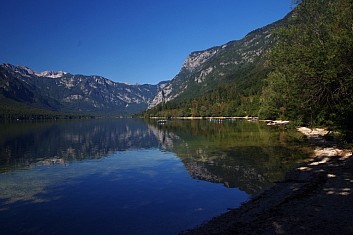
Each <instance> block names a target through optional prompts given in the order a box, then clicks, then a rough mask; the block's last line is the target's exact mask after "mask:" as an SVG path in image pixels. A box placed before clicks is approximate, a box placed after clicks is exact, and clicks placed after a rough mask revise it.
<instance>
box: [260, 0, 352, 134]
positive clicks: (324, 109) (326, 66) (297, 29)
mask: <svg viewBox="0 0 353 235" xmlns="http://www.w3.org/2000/svg"><path fill="white" fill-rule="evenodd" d="M352 5H353V3H352V1H350V0H326V1H322V0H305V1H301V3H300V4H299V5H298V6H297V8H296V9H295V12H294V14H293V16H292V23H291V24H290V25H288V26H286V27H282V28H281V29H280V30H278V31H277V35H278V37H279V42H278V43H277V45H276V46H275V47H274V48H273V49H272V50H271V53H270V55H269V64H270V67H271V68H272V70H273V72H271V73H270V74H269V76H268V78H267V81H266V84H267V85H266V87H264V89H263V92H262V97H261V101H262V106H261V113H262V115H264V116H268V117H277V118H279V117H281V118H289V119H293V120H297V119H300V120H302V121H303V122H304V123H307V124H308V123H309V124H316V125H317V124H319V125H320V124H324V125H331V126H332V127H340V128H341V129H342V127H344V126H345V127H344V128H345V129H347V128H348V129H352V124H350V125H348V123H349V122H348V120H349V117H352V111H351V110H352V105H351V104H352V97H353V53H352V52H353V31H352V25H353V20H352V19H353V11H352V9H353V8H352ZM350 120H351V119H350Z"/></svg>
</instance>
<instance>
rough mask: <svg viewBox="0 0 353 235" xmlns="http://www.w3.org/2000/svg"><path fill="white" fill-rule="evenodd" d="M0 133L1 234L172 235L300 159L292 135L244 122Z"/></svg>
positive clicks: (25, 127)
mask: <svg viewBox="0 0 353 235" xmlns="http://www.w3.org/2000/svg"><path fill="white" fill-rule="evenodd" d="M0 130H1V132H0V147H1V148H0V221H1V223H0V231H1V232H2V233H4V234H19V233H26V234H107V233H110V234H146V233H151V234H176V233H178V232H180V231H182V230H185V229H188V228H192V227H194V226H196V225H198V224H200V223H202V222H204V221H205V220H208V219H210V218H212V217H214V216H216V215H219V214H220V213H223V212H225V211H226V210H227V208H230V207H237V206H239V205H240V204H241V203H242V202H244V201H245V200H247V199H248V198H249V195H250V194H254V193H258V192H260V191H262V190H264V189H265V188H267V187H269V186H270V185H271V184H272V183H273V182H274V181H276V180H280V179H281V177H283V174H284V172H286V171H287V170H288V169H290V168H291V167H293V166H295V165H296V164H297V163H298V161H301V160H302V159H304V158H305V157H306V156H307V154H305V153H304V152H303V151H302V150H301V148H300V143H296V142H295V141H293V140H300V138H299V137H296V135H295V132H291V131H288V130H285V129H282V130H281V129H269V128H268V127H266V126H264V125H261V124H258V123H249V122H244V121H237V122H224V123H222V124H220V123H209V122H207V121H174V122H167V123H166V124H164V125H158V124H157V123H156V122H154V121H151V122H148V123H145V122H144V121H143V120H140V119H117V120H85V121H66V122H40V123H14V124H7V125H5V124H1V125H0ZM210 182H211V183H210Z"/></svg>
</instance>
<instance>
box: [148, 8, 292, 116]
mask: <svg viewBox="0 0 353 235" xmlns="http://www.w3.org/2000/svg"><path fill="white" fill-rule="evenodd" d="M290 17H291V13H290V14H289V15H288V16H286V17H285V18H284V19H282V20H279V21H277V22H275V23H272V24H270V25H267V26H265V27H263V28H260V29H257V30H254V31H252V32H250V33H249V34H248V35H246V36H245V37H244V38H243V39H241V40H236V41H230V42H228V43H226V44H224V45H221V46H217V47H212V48H209V49H207V50H204V51H196V52H192V53H191V54H190V55H189V56H188V57H187V59H186V60H185V62H184V64H183V66H182V67H181V69H180V72H179V73H178V74H177V75H176V76H175V77H174V78H173V79H172V80H171V81H170V82H169V83H167V84H164V86H163V87H162V89H161V90H160V91H159V92H158V93H157V95H156V97H155V98H154V99H153V100H152V102H151V103H150V105H149V109H152V108H154V107H156V106H158V105H159V104H166V103H168V102H170V101H173V102H172V103H174V104H178V103H182V102H189V103H191V100H193V99H197V98H198V97H201V96H205V95H208V96H211V94H210V93H211V92H213V91H214V90H216V89H217V88H219V87H221V86H222V85H223V86H225V87H227V86H229V85H230V84H234V82H235V83H237V84H236V86H237V87H241V90H245V89H248V88H249V87H256V86H259V83H260V82H259V80H261V79H262V78H264V77H265V76H264V74H265V73H266V66H264V61H265V59H264V55H265V54H266V53H265V52H267V51H268V50H269V48H271V47H272V46H273V45H274V43H275V42H276V37H275V36H274V33H273V31H274V30H275V29H278V28H279V27H280V26H282V25H284V24H286V23H287V22H288V19H289V18H290ZM244 84H245V85H244ZM242 85H243V86H242ZM256 89H258V88H256ZM237 92H242V91H237ZM243 96H246V95H243ZM176 106H178V105H172V107H171V108H175V107H176ZM188 108H191V107H188ZM152 112H153V111H152ZM189 115H190V113H189Z"/></svg>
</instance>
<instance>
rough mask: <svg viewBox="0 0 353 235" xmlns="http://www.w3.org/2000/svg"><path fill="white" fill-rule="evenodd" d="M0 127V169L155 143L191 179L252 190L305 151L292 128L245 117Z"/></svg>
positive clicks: (261, 187)
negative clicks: (214, 120) (295, 141)
mask: <svg viewBox="0 0 353 235" xmlns="http://www.w3.org/2000/svg"><path fill="white" fill-rule="evenodd" d="M0 129H1V130H2V131H1V133H0V146H1V150H0V173H1V172H9V171H13V170H16V169H26V168H33V167H36V166H40V165H53V164H70V162H73V161H81V160H88V159H100V158H102V157H104V156H109V155H111V154H113V153H115V152H117V151H127V150H131V149H160V150H163V151H169V152H173V153H175V154H176V156H178V157H179V158H180V159H181V161H182V163H183V164H184V165H185V168H186V170H187V171H188V173H189V174H190V175H191V176H192V177H193V178H194V179H198V180H205V181H209V182H215V183H223V184H224V185H225V186H226V187H236V188H239V189H241V190H242V191H245V192H246V193H248V194H255V193H258V192H261V191H262V190H264V189H266V188H268V187H269V186H271V185H272V183H273V182H274V181H277V180H280V179H281V178H282V177H283V175H284V173H285V172H286V171H288V170H289V169H291V168H293V167H294V166H295V165H296V164H297V163H298V162H300V161H302V160H303V159H305V158H306V157H307V154H306V153H304V152H303V151H302V150H300V148H298V147H297V146H295V145H294V144H293V138H299V137H297V136H296V133H294V132H292V131H288V130H285V129H283V130H278V129H273V128H272V129H271V128H269V127H267V126H265V125H262V124H259V123H250V122H246V121H234V122H230V121H229V122H223V123H211V122H208V121H206V120H202V121H172V122H167V123H166V124H165V125H158V124H157V123H155V122H154V121H149V122H148V123H145V122H144V121H143V120H140V119H118V120H87V121H69V122H64V121H58V122H36V123H14V124H2V125H1V126H0Z"/></svg>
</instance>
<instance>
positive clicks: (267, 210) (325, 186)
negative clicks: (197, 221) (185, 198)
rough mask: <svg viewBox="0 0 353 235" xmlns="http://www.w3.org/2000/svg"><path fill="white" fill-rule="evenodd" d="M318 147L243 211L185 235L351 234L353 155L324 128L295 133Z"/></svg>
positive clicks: (216, 219) (252, 200)
mask: <svg viewBox="0 0 353 235" xmlns="http://www.w3.org/2000/svg"><path fill="white" fill-rule="evenodd" d="M297 130H298V131H300V132H301V133H303V135H305V136H307V138H308V140H309V141H310V142H311V143H312V145H314V146H315V147H316V149H315V151H314V153H313V156H312V158H311V160H310V161H309V162H307V163H304V164H301V165H300V166H299V167H297V168H296V169H293V170H291V171H289V172H287V174H286V176H285V178H284V179H283V180H282V181H280V182H277V183H276V185H275V186H273V187H272V188H270V189H268V190H266V191H265V192H263V193H261V194H259V195H256V196H255V197H253V198H252V199H250V200H249V201H247V202H245V203H243V204H242V205H241V206H240V207H239V208H236V209H231V210H230V211H228V212H226V213H224V214H222V215H220V216H218V217H215V218H213V219H211V220H210V221H208V222H205V223H204V224H201V225H200V226H198V227H196V228H194V229H191V230H188V231H185V232H184V234H318V233H322V234H353V219H352V218H353V217H352V216H353V207H352V205H353V157H352V152H351V151H350V150H347V149H339V148H337V146H336V143H335V142H332V141H327V140H325V139H324V138H323V136H324V135H326V134H327V133H328V132H327V131H326V130H324V129H309V128H305V127H301V128H298V129H297Z"/></svg>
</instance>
